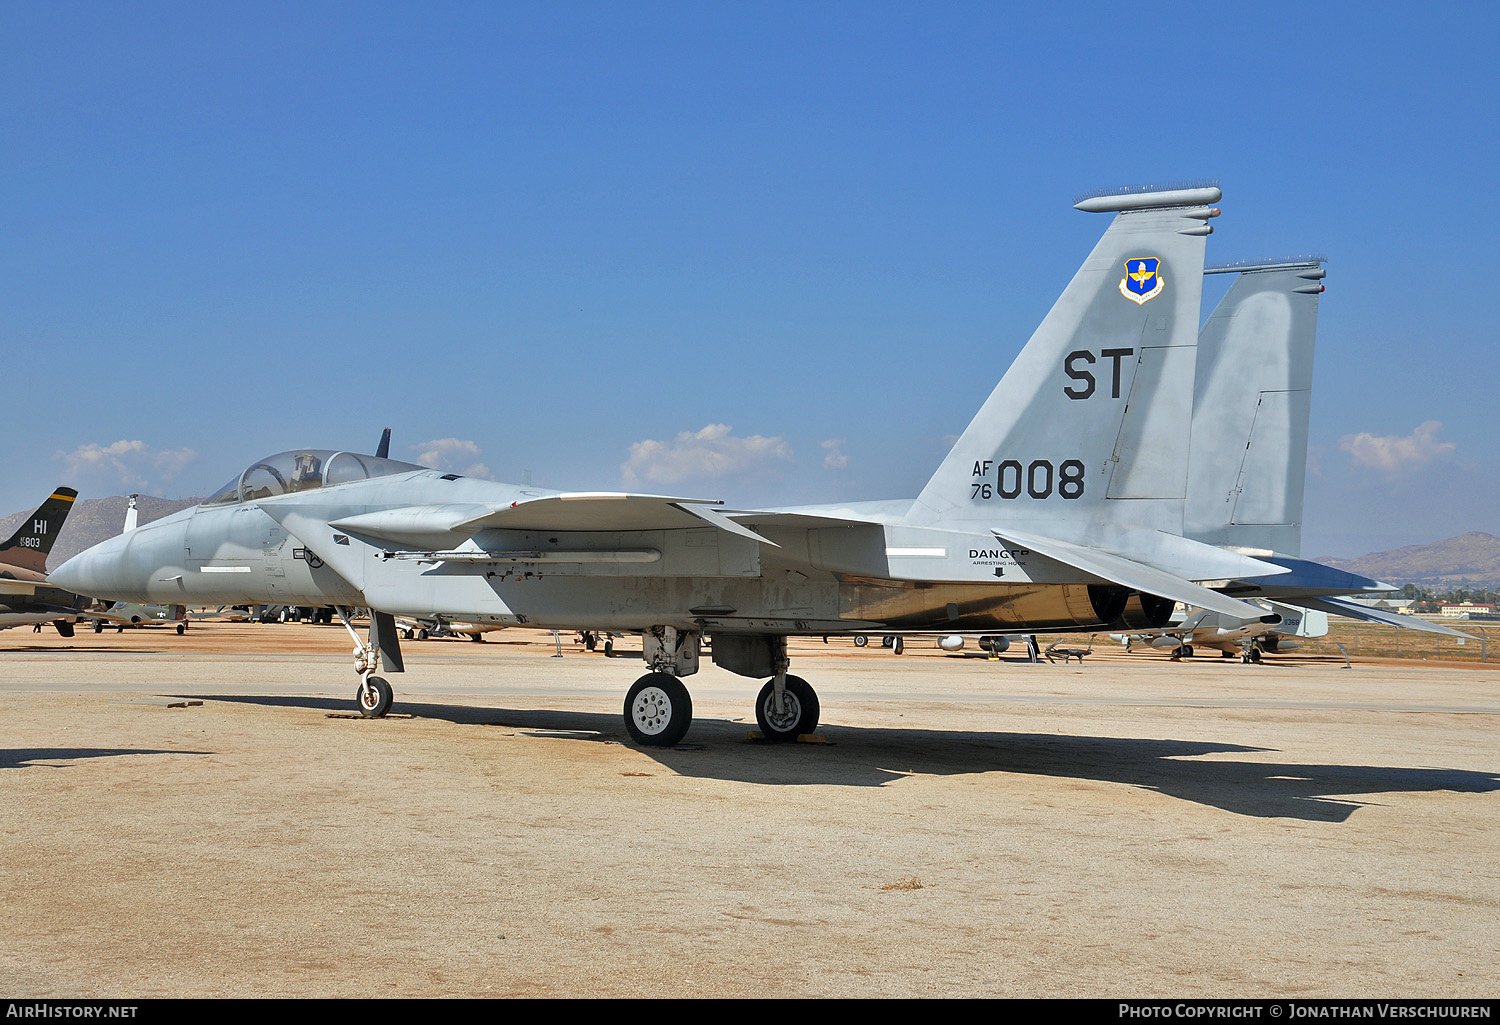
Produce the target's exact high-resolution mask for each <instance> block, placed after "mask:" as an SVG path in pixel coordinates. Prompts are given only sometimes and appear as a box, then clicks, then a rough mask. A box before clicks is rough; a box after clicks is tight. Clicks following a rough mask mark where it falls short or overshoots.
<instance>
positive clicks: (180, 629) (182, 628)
mask: <svg viewBox="0 0 1500 1025" xmlns="http://www.w3.org/2000/svg"><path fill="white" fill-rule="evenodd" d="M185 633H187V624H186V623H178V624H177V636H178V637H181V636H182V635H183V634H185Z"/></svg>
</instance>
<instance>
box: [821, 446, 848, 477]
mask: <svg viewBox="0 0 1500 1025" xmlns="http://www.w3.org/2000/svg"><path fill="white" fill-rule="evenodd" d="M846 441H847V439H845V438H829V439H828V440H827V441H825V442H823V443H822V445H823V451H824V452H826V453H827V455H825V456H824V457H823V469H825V470H846V469H848V468H849V453H847V452H845V451H844V445H845V443H846Z"/></svg>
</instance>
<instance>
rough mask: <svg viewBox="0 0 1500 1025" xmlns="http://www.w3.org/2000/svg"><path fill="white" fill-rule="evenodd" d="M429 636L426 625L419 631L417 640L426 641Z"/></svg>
mask: <svg viewBox="0 0 1500 1025" xmlns="http://www.w3.org/2000/svg"><path fill="white" fill-rule="evenodd" d="M427 637H428V633H427V630H426V628H425V627H424V628H423V629H421V630H418V631H417V640H419V641H425V640H426V639H427Z"/></svg>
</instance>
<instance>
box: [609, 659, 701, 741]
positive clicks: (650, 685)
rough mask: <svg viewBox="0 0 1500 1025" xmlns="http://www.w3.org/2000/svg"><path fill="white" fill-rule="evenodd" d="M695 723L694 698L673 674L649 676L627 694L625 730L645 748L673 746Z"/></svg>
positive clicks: (632, 687) (651, 674)
mask: <svg viewBox="0 0 1500 1025" xmlns="http://www.w3.org/2000/svg"><path fill="white" fill-rule="evenodd" d="M692 724H693V699H692V697H691V696H689V694H688V689H687V688H686V687H684V686H683V684H682V681H681V680H679V679H678V678H677V677H675V676H673V675H671V674H670V673H647V674H646V675H645V676H643V677H641V678H640V679H639V680H637V681H635V683H633V684H632V685H631V687H630V690H628V691H626V693H625V729H626V731H627V732H628V733H629V734H630V739H631V740H634V741H635V742H636V743H637V744H640V745H641V746H642V747H672V746H673V745H674V744H677V743H678V742H680V741H681V740H682V738H683V736H685V735H686V734H687V731H688V727H689V726H691V725H692Z"/></svg>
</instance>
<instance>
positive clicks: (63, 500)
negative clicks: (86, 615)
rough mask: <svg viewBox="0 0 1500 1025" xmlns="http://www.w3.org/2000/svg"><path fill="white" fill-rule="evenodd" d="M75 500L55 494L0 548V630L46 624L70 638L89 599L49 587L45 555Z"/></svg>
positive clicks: (67, 492)
mask: <svg viewBox="0 0 1500 1025" xmlns="http://www.w3.org/2000/svg"><path fill="white" fill-rule="evenodd" d="M77 497H78V492H77V491H74V490H73V489H72V488H58V489H56V490H55V491H53V492H52V494H51V495H50V496H49V497H48V498H47V500H46V501H45V502H43V503H42V504H41V505H40V506H38V507H37V510H36V512H34V513H32V514H31V516H30V517H28V518H27V519H26V520H25V521H23V522H22V524H21V526H20V527H18V528H17V529H16V532H15V533H14V534H12V535H11V536H10V539H9V540H8V541H6V542H5V543H4V544H3V545H0V630H3V629H6V628H8V627H13V626H30V625H32V624H35V623H51V624H52V625H53V626H54V627H55V628H56V629H57V632H58V633H59V634H61V635H62V636H64V637H72V636H73V623H74V622H75V621H76V620H77V618H78V610H79V609H80V608H82V607H83V605H84V604H86V603H87V600H88V599H86V598H83V597H81V596H79V595H77V594H74V593H72V592H70V591H66V590H63V589H62V588H59V587H53V586H50V585H49V584H48V580H47V555H48V553H49V552H51V551H52V545H53V542H55V541H56V540H57V535H58V533H59V532H60V531H61V530H62V526H63V523H64V521H66V520H67V518H68V513H69V512H71V511H72V509H73V502H74V500H75V499H77Z"/></svg>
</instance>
